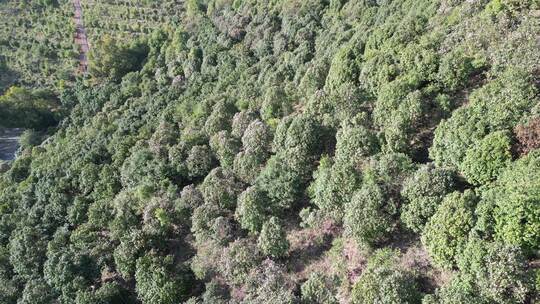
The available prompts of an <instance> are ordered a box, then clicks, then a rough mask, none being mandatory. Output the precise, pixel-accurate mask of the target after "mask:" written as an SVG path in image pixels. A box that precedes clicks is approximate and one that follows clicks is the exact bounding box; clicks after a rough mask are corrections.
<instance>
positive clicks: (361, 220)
mask: <svg viewBox="0 0 540 304" xmlns="http://www.w3.org/2000/svg"><path fill="white" fill-rule="evenodd" d="M395 213H396V210H395V206H392V204H391V203H389V201H388V200H387V198H386V197H385V194H384V190H382V189H381V188H380V187H379V185H377V184H374V183H365V184H364V185H363V186H362V188H361V189H360V190H358V191H356V192H355V193H354V195H353V197H352V199H351V201H350V202H349V203H348V204H347V205H345V217H344V218H343V226H344V228H345V231H346V232H347V233H348V234H350V235H351V236H353V237H354V238H355V239H356V240H357V241H358V242H360V243H363V244H367V245H373V244H375V243H377V242H379V241H382V240H385V239H386V238H387V237H388V236H389V233H390V232H391V231H393V229H394V225H393V221H392V217H393V215H395Z"/></svg>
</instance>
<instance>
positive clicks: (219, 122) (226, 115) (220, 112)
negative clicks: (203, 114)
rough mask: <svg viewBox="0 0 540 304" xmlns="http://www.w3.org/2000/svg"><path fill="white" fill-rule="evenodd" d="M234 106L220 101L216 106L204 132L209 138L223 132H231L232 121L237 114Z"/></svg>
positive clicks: (205, 125)
mask: <svg viewBox="0 0 540 304" xmlns="http://www.w3.org/2000/svg"><path fill="white" fill-rule="evenodd" d="M235 110H236V109H235V108H234V105H232V104H231V103H229V102H226V101H224V100H221V101H218V102H217V103H216V104H215V105H214V106H213V110H212V113H211V114H210V116H208V118H207V119H206V122H205V124H204V131H205V132H206V134H208V135H209V136H212V135H214V134H216V133H217V132H219V131H222V130H226V131H228V130H230V128H231V119H232V117H233V114H234V113H235Z"/></svg>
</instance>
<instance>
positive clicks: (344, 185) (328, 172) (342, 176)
mask: <svg viewBox="0 0 540 304" xmlns="http://www.w3.org/2000/svg"><path fill="white" fill-rule="evenodd" d="M361 180H362V176H361V175H360V173H359V172H358V170H357V169H355V168H354V167H353V165H352V164H350V163H349V162H345V161H341V162H336V163H332V160H331V159H330V158H329V157H328V156H323V157H322V158H321V160H320V162H319V168H318V169H317V171H315V173H314V174H313V182H312V183H311V184H310V186H309V188H308V192H309V196H310V198H311V200H312V201H313V203H314V204H315V205H317V207H319V209H321V210H325V211H328V212H331V211H338V212H340V213H341V212H342V210H343V207H344V206H346V205H347V204H348V202H349V201H350V200H351V197H352V196H353V193H354V191H356V190H358V188H360V186H361Z"/></svg>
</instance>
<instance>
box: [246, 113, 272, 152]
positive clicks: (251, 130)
mask: <svg viewBox="0 0 540 304" xmlns="http://www.w3.org/2000/svg"><path fill="white" fill-rule="evenodd" d="M270 140H271V134H270V129H269V128H268V126H267V125H265V124H264V123H263V122H262V121H260V120H255V121H253V122H252V123H250V124H249V126H248V127H247V128H246V130H245V132H244V135H243V136H242V145H243V148H244V151H245V152H246V153H253V154H262V155H264V154H267V153H268V151H269V149H270Z"/></svg>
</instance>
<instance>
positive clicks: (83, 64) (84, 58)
mask: <svg viewBox="0 0 540 304" xmlns="http://www.w3.org/2000/svg"><path fill="white" fill-rule="evenodd" d="M73 8H74V9H75V15H74V17H73V19H74V21H75V43H76V44H77V45H79V49H80V50H81V53H80V54H79V72H81V73H82V74H85V73H86V71H87V70H88V50H89V47H88V39H87V37H86V29H85V28H84V23H83V15H82V7H81V0H73Z"/></svg>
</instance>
